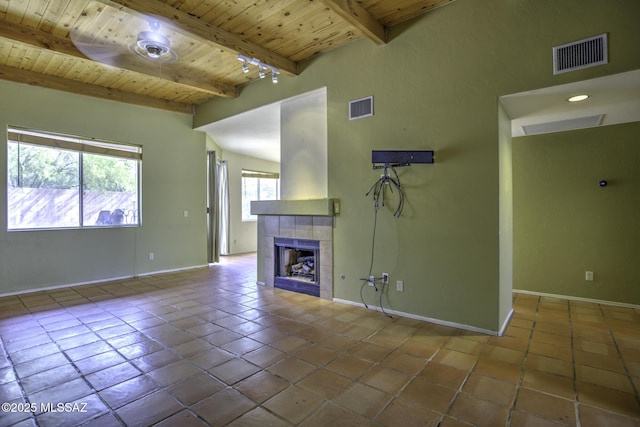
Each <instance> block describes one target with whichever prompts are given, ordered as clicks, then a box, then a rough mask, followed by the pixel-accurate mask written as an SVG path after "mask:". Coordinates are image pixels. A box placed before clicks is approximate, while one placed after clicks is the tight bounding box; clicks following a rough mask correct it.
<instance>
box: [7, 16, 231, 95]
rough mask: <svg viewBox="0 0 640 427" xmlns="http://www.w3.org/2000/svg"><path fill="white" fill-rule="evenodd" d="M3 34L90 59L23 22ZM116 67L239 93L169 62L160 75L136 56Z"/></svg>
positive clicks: (221, 92) (190, 85) (210, 90)
mask: <svg viewBox="0 0 640 427" xmlns="http://www.w3.org/2000/svg"><path fill="white" fill-rule="evenodd" d="M0 37H4V38H7V39H9V40H14V41H17V42H20V43H24V44H28V45H31V46H35V47H38V48H44V49H48V50H51V51H53V52H56V53H62V54H65V55H70V56H74V57H76V58H82V59H87V57H86V56H84V55H83V54H82V52H80V51H79V50H78V49H77V48H76V47H75V46H74V45H73V42H72V41H71V40H70V39H68V38H65V37H59V36H55V35H53V34H51V33H47V32H44V31H40V30H37V29H35V28H31V27H27V26H24V25H20V24H15V23H11V22H8V21H5V22H3V24H2V25H0ZM113 66H115V67H117V68H122V69H125V70H129V71H133V72H136V73H141V74H146V75H150V76H152V77H155V78H161V79H163V80H167V81H170V82H172V83H178V84H181V85H184V86H187V87H188V88H189V89H191V90H194V89H196V90H199V91H203V92H208V93H211V94H213V95H217V96H223V97H226V98H235V97H237V96H238V90H237V89H236V88H235V87H234V86H230V85H227V84H224V83H220V82H211V81H207V80H203V79H198V78H195V77H193V76H190V75H189V72H188V71H186V70H184V69H180V70H174V69H172V67H171V66H170V65H169V66H167V65H164V66H163V68H162V76H161V77H160V76H158V75H154V74H153V71H154V70H153V67H151V68H150V67H149V64H142V63H140V61H136V60H135V58H127V57H126V56H125V57H123V58H121V59H120V60H119V61H118V62H117V63H115V64H113Z"/></svg>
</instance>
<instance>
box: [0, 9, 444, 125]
mask: <svg viewBox="0 0 640 427" xmlns="http://www.w3.org/2000/svg"><path fill="white" fill-rule="evenodd" d="M451 1H453V0H394V1H388V0H387V1H385V0H357V1H349V0H279V1H274V0H251V1H249V0H246V1H245V0H165V1H161V0H49V1H46V0H29V1H26V0H2V1H0V19H2V22H1V23H0V78H1V79H5V80H11V81H14V82H19V83H27V84H31V85H36V86H42V87H48V88H52V89H58V90H64V91H69V92H75V93H81V94H84V95H90V96H95V97H100V98H107V99H112V100H116V101H121V102H127V103H131V104H137V105H144V106H150V107H154V108H162V109H167V110H172V111H179V112H184V113H188V114H191V113H192V112H193V109H194V106H195V105H197V104H200V103H202V102H204V101H206V100H208V99H210V98H212V97H216V96H222V97H228V98H234V97H237V96H238V95H239V88H240V87H241V86H242V85H244V84H246V83H248V82H250V81H253V80H256V79H259V78H260V77H259V75H258V67H256V66H253V65H249V72H247V73H244V72H243V70H242V62H241V61H239V60H238V55H244V56H246V57H248V58H250V59H252V58H257V59H258V60H259V61H260V62H262V63H264V64H266V65H269V66H270V67H274V68H276V69H278V70H279V71H280V73H281V74H280V76H281V77H280V78H293V77H294V76H296V75H297V74H298V63H299V62H300V61H303V60H306V59H309V58H311V57H313V56H315V55H319V54H321V53H323V52H326V51H328V50H331V49H335V48H339V47H340V46H342V45H344V44H345V43H348V42H350V41H352V40H355V39H358V38H361V37H367V38H369V39H370V40H371V42H372V43H376V44H378V45H382V44H384V43H386V32H387V28H388V27H390V26H393V25H396V24H398V23H400V22H402V21H405V20H407V19H410V18H412V17H415V16H417V15H420V14H422V13H426V12H428V11H431V10H433V9H435V8H438V7H440V6H443V5H445V4H448V3H449V2H451ZM155 25H159V26H158V27H156V26H155ZM143 31H150V32H151V33H152V34H157V33H159V34H161V36H164V37H166V39H168V40H169V42H170V47H171V49H172V51H173V52H175V54H176V56H177V58H175V59H173V58H172V60H163V61H152V60H149V59H148V58H141V57H140V56H138V55H136V54H135V53H134V52H133V51H132V50H134V49H133V46H135V43H136V40H137V39H138V38H139V35H140V33H141V32H143ZM164 44H166V43H164ZM268 71H269V70H268ZM267 77H269V78H270V77H271V76H270V75H269V72H268V73H267Z"/></svg>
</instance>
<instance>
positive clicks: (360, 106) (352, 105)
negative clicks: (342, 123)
mask: <svg viewBox="0 0 640 427" xmlns="http://www.w3.org/2000/svg"><path fill="white" fill-rule="evenodd" d="M369 116H373V96H368V97H366V98H362V99H356V100H355V101H349V120H355V119H361V118H363V117H369Z"/></svg>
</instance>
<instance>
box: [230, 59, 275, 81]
mask: <svg viewBox="0 0 640 427" xmlns="http://www.w3.org/2000/svg"><path fill="white" fill-rule="evenodd" d="M238 61H242V72H243V73H245V74H246V73H248V72H249V65H255V66H257V67H258V76H260V78H261V79H264V78H265V77H266V75H267V71H271V81H272V82H273V83H278V76H279V75H280V70H278V69H277V68H276V67H272V66H271V65H267V64H265V63H264V62H262V61H260V60H259V59H256V58H249V57H246V56H244V55H238Z"/></svg>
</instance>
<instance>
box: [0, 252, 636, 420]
mask: <svg viewBox="0 0 640 427" xmlns="http://www.w3.org/2000/svg"><path fill="white" fill-rule="evenodd" d="M254 266H255V256H252V255H248V256H238V257H228V258H225V259H224V260H223V262H222V263H221V264H219V265H216V266H213V267H211V268H209V269H198V270H192V271H187V272H180V273H173V274H165V275H158V276H152V277H143V278H139V279H131V280H123V281H118V282H110V283H104V284H99V285H91V286H83V287H76V288H68V289H60V290H54V291H48V292H38V293H33V294H27V295H20V296H11V297H5V298H0V336H1V338H2V340H1V342H0V343H1V344H2V347H1V348H0V402H2V403H10V404H13V405H9V406H8V408H7V407H3V409H5V410H4V412H0V425H1V426H13V425H15V426H32V425H39V426H78V425H88V426H100V427H105V426H107V427H108V426H121V425H131V426H150V425H158V426H178V425H179V426H202V425H212V426H221V425H233V426H291V425H301V426H328V425H333V426H346V425H349V426H358V425H376V426H401V427H409V426H430V425H431V426H438V425H439V426H443V427H444V426H468V425H478V426H503V425H511V426H562V425H568V426H574V425H579V426H581V427H589V426H598V427H601V426H616V427H620V426H640V405H639V398H638V397H639V396H638V389H639V388H640V312H639V311H638V310H634V309H630V308H619V307H613V306H605V305H597V304H590V303H584V302H574V301H571V302H569V301H565V300H559V299H552V298H539V297H534V296H528V295H522V294H516V295H515V296H514V308H515V315H514V317H513V320H512V322H511V324H510V326H509V328H508V330H507V332H506V335H505V336H503V337H491V336H485V335H480V334H476V333H471V332H467V331H464V330H458V329H454V328H449V327H444V326H438V325H434V324H430V323H425V322H420V321H415V320H410V319H405V318H396V319H393V320H391V319H388V318H386V317H384V316H383V315H382V314H381V313H378V312H374V311H369V310H365V309H363V308H359V307H353V306H348V305H343V304H338V303H331V302H328V301H325V300H321V299H319V298H314V297H309V296H306V295H300V294H296V293H290V292H286V291H280V290H273V289H268V288H263V287H260V286H257V285H256V284H255V268H254ZM57 403H67V404H68V405H67V406H66V407H64V406H63V407H62V409H67V411H61V412H55V411H52V410H51V409H55V408H57V407H56V404H57ZM48 404H52V405H53V406H47V405H48ZM6 409H9V411H7V410H6Z"/></svg>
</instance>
